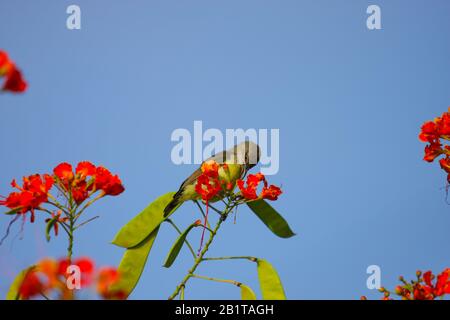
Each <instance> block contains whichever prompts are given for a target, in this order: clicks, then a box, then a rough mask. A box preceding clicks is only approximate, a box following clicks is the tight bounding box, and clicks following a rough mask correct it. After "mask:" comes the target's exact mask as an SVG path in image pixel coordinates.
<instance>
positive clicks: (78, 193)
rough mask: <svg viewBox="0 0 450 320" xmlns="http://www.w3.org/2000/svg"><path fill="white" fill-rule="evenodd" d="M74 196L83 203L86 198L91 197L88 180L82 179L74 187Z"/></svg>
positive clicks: (74, 198)
mask: <svg viewBox="0 0 450 320" xmlns="http://www.w3.org/2000/svg"><path fill="white" fill-rule="evenodd" d="M72 197H73V200H75V202H76V203H77V204H81V203H83V201H84V200H86V199H87V198H89V191H88V185H87V183H86V181H84V180H81V181H79V182H78V183H76V184H75V185H74V186H73V187H72Z"/></svg>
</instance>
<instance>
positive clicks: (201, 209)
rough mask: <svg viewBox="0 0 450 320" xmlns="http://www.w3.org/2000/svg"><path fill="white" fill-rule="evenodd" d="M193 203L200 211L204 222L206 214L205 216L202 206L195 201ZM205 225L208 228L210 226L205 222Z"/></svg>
mask: <svg viewBox="0 0 450 320" xmlns="http://www.w3.org/2000/svg"><path fill="white" fill-rule="evenodd" d="M194 202H195V204H196V205H197V207H198V208H199V209H200V212H201V213H202V216H203V219H205V220H206V214H205V211H203V208H202V206H201V205H200V203H198V201H197V200H194ZM206 225H207V226H208V227H209V228H211V225H210V224H209V221H206Z"/></svg>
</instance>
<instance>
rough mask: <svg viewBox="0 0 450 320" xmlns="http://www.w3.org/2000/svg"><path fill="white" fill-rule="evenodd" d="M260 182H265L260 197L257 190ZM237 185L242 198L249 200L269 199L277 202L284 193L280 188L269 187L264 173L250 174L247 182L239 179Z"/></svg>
mask: <svg viewBox="0 0 450 320" xmlns="http://www.w3.org/2000/svg"><path fill="white" fill-rule="evenodd" d="M260 182H263V184H264V186H263V188H262V190H261V193H260V194H259V196H258V195H257V190H258V186H259V184H260ZM245 184H246V186H245ZM237 185H238V187H239V189H240V190H241V193H242V196H243V197H244V198H245V199H247V200H256V199H267V200H272V201H275V200H277V199H278V197H279V196H280V195H281V194H282V193H283V192H282V191H281V189H280V188H279V187H277V186H275V185H273V184H271V185H270V186H269V184H268V183H267V180H266V177H265V176H264V175H263V174H262V173H257V174H249V175H248V176H247V181H246V182H244V180H241V179H239V180H238V181H237Z"/></svg>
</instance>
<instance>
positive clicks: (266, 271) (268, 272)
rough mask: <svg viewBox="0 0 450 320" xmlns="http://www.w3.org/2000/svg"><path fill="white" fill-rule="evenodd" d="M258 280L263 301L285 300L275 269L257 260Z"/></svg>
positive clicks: (261, 260)
mask: <svg viewBox="0 0 450 320" xmlns="http://www.w3.org/2000/svg"><path fill="white" fill-rule="evenodd" d="M257 264H258V279H259V285H260V286H261V293H262V297H263V299H264V300H286V295H285V294H284V289H283V285H282V284H281V280H280V277H279V276H278V273H277V271H276V270H275V268H274V267H273V266H272V265H271V264H270V263H269V262H267V261H266V260H264V259H258V261H257Z"/></svg>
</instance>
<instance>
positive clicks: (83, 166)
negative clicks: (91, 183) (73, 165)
mask: <svg viewBox="0 0 450 320" xmlns="http://www.w3.org/2000/svg"><path fill="white" fill-rule="evenodd" d="M75 172H76V174H77V175H79V177H80V179H85V178H87V177H89V176H93V175H95V172H96V168H95V166H94V165H93V164H92V163H90V162H89V161H82V162H80V163H78V165H77V169H76V170H75Z"/></svg>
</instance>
